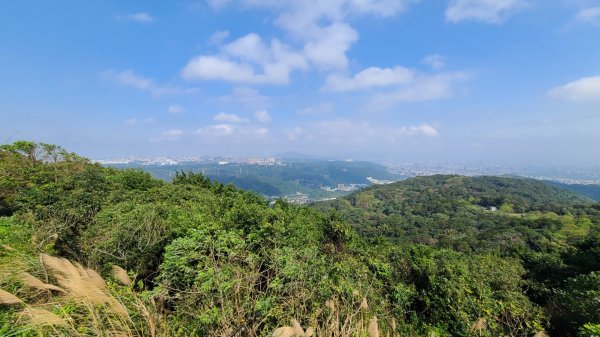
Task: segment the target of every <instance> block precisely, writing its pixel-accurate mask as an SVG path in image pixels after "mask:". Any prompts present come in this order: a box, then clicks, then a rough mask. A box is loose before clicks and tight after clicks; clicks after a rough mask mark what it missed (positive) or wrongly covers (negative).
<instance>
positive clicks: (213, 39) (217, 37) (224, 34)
mask: <svg viewBox="0 0 600 337" xmlns="http://www.w3.org/2000/svg"><path fill="white" fill-rule="evenodd" d="M228 37H229V31H226V30H219V31H216V32H214V33H213V35H211V36H210V38H209V39H208V41H209V42H210V43H211V44H215V45H221V44H222V43H223V41H225V39H227V38H228Z"/></svg>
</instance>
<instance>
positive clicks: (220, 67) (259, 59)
mask: <svg viewBox="0 0 600 337" xmlns="http://www.w3.org/2000/svg"><path fill="white" fill-rule="evenodd" d="M296 69H307V63H306V60H305V59H304V57H303V56H302V55H300V54H298V53H296V52H293V51H292V50H291V48H290V47H289V46H287V45H285V44H282V43H281V42H279V41H278V40H276V39H275V40H272V41H271V43H270V44H269V45H267V44H265V43H264V42H263V41H262V39H261V38H260V36H258V35H257V34H253V33H251V34H248V35H246V36H243V37H241V38H239V39H237V40H235V41H233V42H231V43H229V44H227V45H225V46H222V47H221V51H220V54H218V55H201V56H198V57H196V58H194V59H192V60H190V61H189V62H188V64H187V65H186V66H185V67H184V68H183V70H182V76H183V78H184V79H186V80H220V81H225V82H232V83H249V84H280V85H281V84H287V83H289V81H290V73H291V72H292V71H293V70H296Z"/></svg>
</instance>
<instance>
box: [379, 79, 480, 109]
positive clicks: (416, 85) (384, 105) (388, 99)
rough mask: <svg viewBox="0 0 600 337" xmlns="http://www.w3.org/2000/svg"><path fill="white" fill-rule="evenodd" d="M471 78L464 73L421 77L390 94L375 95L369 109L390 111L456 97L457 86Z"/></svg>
mask: <svg viewBox="0 0 600 337" xmlns="http://www.w3.org/2000/svg"><path fill="white" fill-rule="evenodd" d="M468 78H469V76H468V75H467V74H466V73H463V72H452V73H440V74H436V75H419V76H417V77H416V78H415V80H414V81H412V82H411V83H409V84H408V85H402V86H399V87H398V88H397V89H395V90H393V91H389V92H383V93H379V94H376V95H374V96H373V97H372V98H371V99H370V101H369V103H368V104H367V109H368V110H371V111H378V110H386V109H390V108H392V107H393V106H395V105H396V104H398V103H402V102H424V101H431V100H438V99H443V98H449V97H452V96H454V94H455V91H456V85H457V84H458V83H460V82H463V81H466V80H467V79H468Z"/></svg>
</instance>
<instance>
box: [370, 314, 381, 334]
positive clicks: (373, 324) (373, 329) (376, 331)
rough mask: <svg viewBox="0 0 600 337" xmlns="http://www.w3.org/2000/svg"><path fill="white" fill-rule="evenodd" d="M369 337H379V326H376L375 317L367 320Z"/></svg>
mask: <svg viewBox="0 0 600 337" xmlns="http://www.w3.org/2000/svg"><path fill="white" fill-rule="evenodd" d="M368 332H369V337H379V324H377V316H374V317H373V318H371V319H370V320H369V329H368Z"/></svg>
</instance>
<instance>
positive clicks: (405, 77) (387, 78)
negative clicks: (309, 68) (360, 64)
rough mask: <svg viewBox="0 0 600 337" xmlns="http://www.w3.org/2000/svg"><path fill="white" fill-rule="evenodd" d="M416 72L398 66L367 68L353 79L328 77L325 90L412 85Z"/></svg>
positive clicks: (334, 75)
mask: <svg viewBox="0 0 600 337" xmlns="http://www.w3.org/2000/svg"><path fill="white" fill-rule="evenodd" d="M414 76H415V74H414V71H413V70H410V69H408V68H404V67H401V66H397V67H394V68H377V67H371V68H367V69H365V70H363V71H361V72H359V73H357V74H356V75H354V76H353V77H348V76H347V75H340V74H333V75H329V76H328V77H327V81H326V83H325V88H324V89H325V90H327V91H332V92H344V91H355V90H362V89H368V88H375V87H388V86H391V85H399V84H406V83H410V82H412V81H413V80H414Z"/></svg>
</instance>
